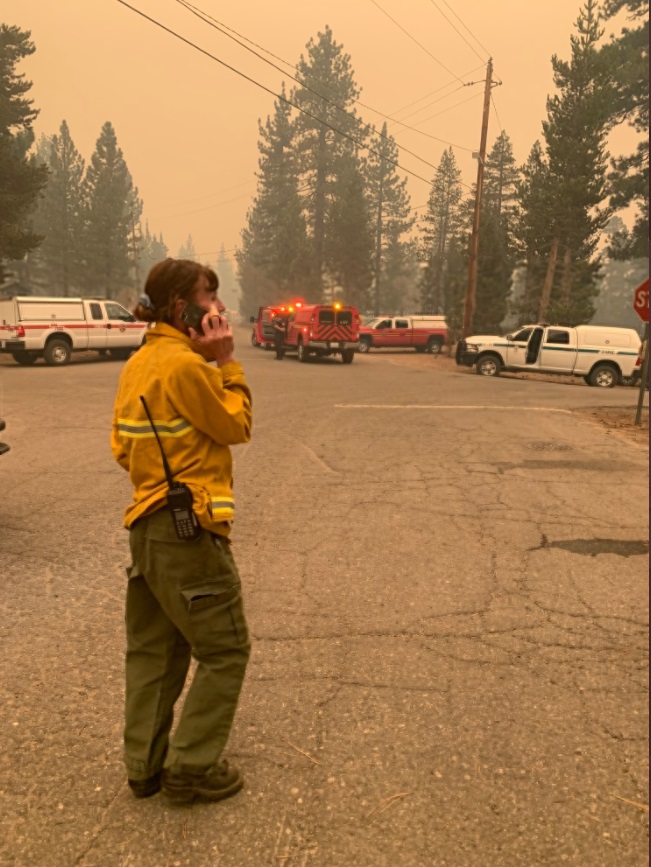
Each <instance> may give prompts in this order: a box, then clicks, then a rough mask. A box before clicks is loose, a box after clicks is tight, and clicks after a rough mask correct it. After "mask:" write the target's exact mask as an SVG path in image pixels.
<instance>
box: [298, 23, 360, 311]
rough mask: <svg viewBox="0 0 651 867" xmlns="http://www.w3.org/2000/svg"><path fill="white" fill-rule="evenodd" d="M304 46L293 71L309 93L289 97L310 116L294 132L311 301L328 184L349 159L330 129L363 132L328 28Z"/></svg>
mask: <svg viewBox="0 0 651 867" xmlns="http://www.w3.org/2000/svg"><path fill="white" fill-rule="evenodd" d="M306 48H307V55H306V56H303V55H301V58H300V60H299V62H298V64H297V67H296V69H297V74H298V77H299V78H300V79H301V80H302V81H303V82H304V84H305V85H307V86H309V88H310V89H309V90H308V88H307V87H306V86H302V87H298V88H296V89H294V91H293V93H292V99H293V102H295V103H296V104H297V105H298V106H299V107H300V108H301V109H303V110H304V111H306V112H309V115H312V116H311V117H310V116H309V115H308V114H303V113H301V114H299V115H298V117H297V118H296V121H295V129H296V139H297V140H296V152H297V156H298V170H299V172H300V178H301V186H302V187H303V188H305V190H306V191H305V194H304V197H303V202H304V206H305V212H306V214H307V223H308V229H309V232H310V238H311V241H312V255H313V268H312V273H313V274H314V275H315V278H314V279H315V283H316V285H315V288H314V289H313V290H312V291H311V294H312V296H313V297H314V296H315V293H316V296H318V294H319V293H320V291H321V286H322V277H323V274H324V272H325V271H326V270H328V269H329V265H330V263H329V262H328V261H327V259H326V249H327V250H329V251H330V253H332V251H333V250H334V249H335V247H334V245H333V244H332V243H329V242H328V238H327V235H328V232H329V229H330V226H332V225H333V223H332V220H331V219H330V217H331V211H332V205H333V195H334V189H335V186H334V182H335V180H336V178H337V177H338V176H339V174H340V173H341V171H342V166H344V165H346V163H347V162H348V161H349V160H351V159H352V160H353V162H354V161H355V154H354V151H353V150H351V142H350V141H349V140H348V139H347V138H345V137H344V136H342V135H340V134H339V133H338V132H335V131H334V130H335V129H337V130H341V131H343V132H345V133H347V134H348V135H351V136H353V137H354V138H355V139H356V140H357V141H362V140H363V139H364V138H365V133H364V127H363V125H362V124H361V123H360V121H359V120H358V119H357V117H356V112H355V100H356V99H357V97H358V96H359V93H360V91H359V88H358V87H357V84H356V83H355V80H354V77H353V70H352V67H351V63H350V55H348V54H346V53H344V50H343V47H342V45H340V44H339V43H337V42H336V41H335V39H334V37H333V33H332V30H331V29H330V28H329V27H326V28H325V30H324V32H323V33H319V34H318V35H317V38H316V39H310V41H309V42H308V44H307V46H306ZM326 100H329V101H326ZM333 103H334V104H333ZM335 104H336V105H335ZM336 106H339V108H337V107H336ZM341 109H345V111H342V110H341ZM314 118H317V120H315V119H314ZM333 128H334V129H333ZM340 189H341V187H340ZM339 211H341V208H339Z"/></svg>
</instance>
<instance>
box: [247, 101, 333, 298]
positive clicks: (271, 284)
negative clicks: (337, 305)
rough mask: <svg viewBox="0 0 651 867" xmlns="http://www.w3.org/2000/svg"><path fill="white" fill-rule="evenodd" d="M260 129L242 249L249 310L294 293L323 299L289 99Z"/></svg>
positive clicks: (275, 105) (277, 105) (277, 102)
mask: <svg viewBox="0 0 651 867" xmlns="http://www.w3.org/2000/svg"><path fill="white" fill-rule="evenodd" d="M282 95H283V96H284V88H283V90H282ZM259 131H260V139H259V141H258V150H259V151H260V160H259V171H258V189H257V193H256V196H255V199H254V202H253V206H252V207H251V209H250V210H249V212H248V214H247V224H246V226H245V228H244V229H243V231H242V246H241V248H240V249H239V250H238V252H237V253H236V258H237V262H238V269H239V278H240V286H241V296H240V307H241V311H242V313H243V314H244V315H249V314H250V313H253V312H255V311H256V310H257V308H258V307H260V306H263V305H268V304H274V303H276V302H281V301H283V300H285V299H286V298H287V296H290V295H296V294H300V295H303V296H305V297H307V298H309V299H310V300H318V299H317V298H316V297H315V296H314V294H312V295H311V293H310V278H309V260H308V244H307V233H306V224H305V217H304V216H303V207H302V203H301V199H300V195H299V188H298V179H297V167H296V160H295V153H294V147H293V144H294V138H293V128H292V123H291V119H290V106H289V105H288V104H287V102H285V101H284V100H283V99H278V100H277V101H276V102H275V103H274V114H273V116H271V117H268V118H267V120H266V122H265V124H264V125H263V124H262V123H260V124H259ZM312 291H313V290H312Z"/></svg>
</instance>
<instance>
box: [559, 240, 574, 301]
mask: <svg viewBox="0 0 651 867" xmlns="http://www.w3.org/2000/svg"><path fill="white" fill-rule="evenodd" d="M571 294H572V251H571V250H570V248H569V247H566V248H565V252H564V253H563V271H562V273H561V300H562V302H563V305H564V306H565V307H568V306H569V303H570V295H571Z"/></svg>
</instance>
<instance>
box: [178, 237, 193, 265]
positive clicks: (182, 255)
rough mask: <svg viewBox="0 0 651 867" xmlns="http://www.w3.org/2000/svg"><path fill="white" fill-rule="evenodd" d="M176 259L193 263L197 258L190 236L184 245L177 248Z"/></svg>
mask: <svg viewBox="0 0 651 867" xmlns="http://www.w3.org/2000/svg"><path fill="white" fill-rule="evenodd" d="M177 258H178V259H191V260H192V261H194V260H195V259H196V258H197V251H196V250H195V248H194V240H193V238H192V235H188V237H187V238H186V241H185V243H184V244H181V246H180V247H179V252H178V254H177Z"/></svg>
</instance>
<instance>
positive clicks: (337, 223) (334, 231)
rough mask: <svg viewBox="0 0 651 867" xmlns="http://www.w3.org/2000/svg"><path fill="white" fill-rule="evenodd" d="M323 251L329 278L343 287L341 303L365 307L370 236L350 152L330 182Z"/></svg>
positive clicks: (359, 179) (360, 183)
mask: <svg viewBox="0 0 651 867" xmlns="http://www.w3.org/2000/svg"><path fill="white" fill-rule="evenodd" d="M325 253H326V257H327V261H328V270H329V272H330V274H331V277H332V279H333V281H334V283H335V284H336V285H338V286H339V287H341V289H342V290H343V296H342V297H343V300H344V302H345V303H346V304H353V305H354V306H355V307H357V308H358V309H359V310H367V309H368V306H369V304H370V290H371V282H372V279H373V265H372V259H371V257H372V253H373V238H372V234H371V227H370V222H369V215H368V207H367V203H366V197H365V184H364V177H363V175H362V171H361V166H360V165H359V164H358V162H357V161H356V159H355V157H354V155H353V154H350V155H349V157H348V160H347V161H346V162H344V161H342V165H341V167H340V170H339V173H338V175H337V178H336V180H335V182H334V184H333V202H332V205H331V210H330V219H329V231H328V234H327V236H326V247H325ZM333 288H334V287H333Z"/></svg>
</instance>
